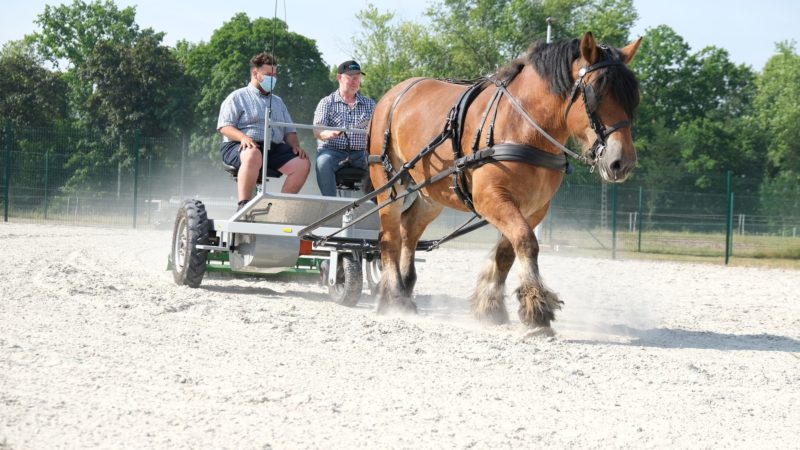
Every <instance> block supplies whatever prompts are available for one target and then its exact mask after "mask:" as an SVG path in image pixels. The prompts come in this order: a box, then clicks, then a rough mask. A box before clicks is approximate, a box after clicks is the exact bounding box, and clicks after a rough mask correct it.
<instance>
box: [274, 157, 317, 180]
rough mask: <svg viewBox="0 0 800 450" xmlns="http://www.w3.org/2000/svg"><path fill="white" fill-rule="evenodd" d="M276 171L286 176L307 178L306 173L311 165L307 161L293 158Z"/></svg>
mask: <svg viewBox="0 0 800 450" xmlns="http://www.w3.org/2000/svg"><path fill="white" fill-rule="evenodd" d="M278 170H279V171H280V172H282V173H284V174H286V175H293V174H298V175H304V176H308V172H309V171H310V170H311V163H310V162H309V161H308V159H302V158H294V159H292V160H290V161H289V162H287V163H286V164H284V165H283V166H281V168H280V169H278Z"/></svg>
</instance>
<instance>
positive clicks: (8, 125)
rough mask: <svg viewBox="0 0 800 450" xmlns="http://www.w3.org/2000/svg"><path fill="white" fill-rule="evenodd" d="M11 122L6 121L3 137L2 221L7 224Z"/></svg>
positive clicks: (9, 195) (9, 191)
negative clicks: (4, 172) (4, 140)
mask: <svg viewBox="0 0 800 450" xmlns="http://www.w3.org/2000/svg"><path fill="white" fill-rule="evenodd" d="M11 133H12V130H11V120H7V121H6V127H5V133H4V134H5V136H6V142H5V144H6V176H5V180H3V181H5V194H4V198H3V221H4V222H8V204H9V202H10V201H11V145H12V143H13V140H12V138H11Z"/></svg>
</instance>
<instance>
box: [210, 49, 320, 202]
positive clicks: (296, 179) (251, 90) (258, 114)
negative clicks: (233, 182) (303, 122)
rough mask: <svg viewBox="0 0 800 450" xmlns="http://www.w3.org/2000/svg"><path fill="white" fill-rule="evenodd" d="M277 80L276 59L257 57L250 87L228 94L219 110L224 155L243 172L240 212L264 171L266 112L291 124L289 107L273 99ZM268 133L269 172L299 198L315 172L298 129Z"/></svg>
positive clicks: (239, 189) (284, 189)
mask: <svg viewBox="0 0 800 450" xmlns="http://www.w3.org/2000/svg"><path fill="white" fill-rule="evenodd" d="M276 81H277V79H276V61H275V58H274V57H273V56H272V55H271V54H269V53H259V54H258V55H256V56H254V57H253V58H252V59H251V60H250V83H248V84H247V86H245V87H243V88H240V89H237V90H235V91H233V92H232V93H231V94H230V95H228V97H227V98H226V99H225V101H223V102H222V106H221V107H220V111H219V119H218V120H217V130H218V131H219V132H220V133H221V134H222V135H223V136H224V138H223V142H222V146H221V147H220V153H221V155H222V160H223V161H224V162H225V163H226V164H228V165H231V166H234V167H238V168H239V174H238V187H237V191H238V195H239V208H241V207H242V206H243V205H244V204H245V203H247V202H248V201H249V200H250V196H251V195H252V193H253V190H254V189H255V186H256V182H257V180H258V175H259V172H260V171H261V164H262V160H263V151H264V150H263V149H264V140H265V139H264V131H265V130H264V117H265V114H266V110H267V108H268V107H269V108H272V116H271V118H270V119H271V120H274V121H276V122H287V123H290V122H292V118H291V117H290V116H289V111H288V110H287V109H286V104H284V103H283V100H281V98H280V97H278V96H277V95H275V94H272V90H273V89H274V88H275V83H276ZM270 128H271V130H272V136H271V138H270V143H269V148H268V151H267V167H268V168H270V169H273V170H277V171H279V172H281V173H282V174H284V175H286V181H284V183H283V188H282V189H281V192H286V193H292V194H294V193H297V192H298V191H300V188H302V187H303V184H304V183H305V181H306V178H307V177H308V172H309V170H310V168H311V165H310V163H309V161H308V157H307V156H306V152H305V151H304V150H303V148H302V147H300V141H299V140H298V139H297V130H296V129H295V128H293V127H275V126H272V127H270Z"/></svg>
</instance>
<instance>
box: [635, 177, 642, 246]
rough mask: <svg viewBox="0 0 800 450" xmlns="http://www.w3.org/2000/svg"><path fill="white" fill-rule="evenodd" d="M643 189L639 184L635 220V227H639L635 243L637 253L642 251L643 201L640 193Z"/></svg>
mask: <svg viewBox="0 0 800 450" xmlns="http://www.w3.org/2000/svg"><path fill="white" fill-rule="evenodd" d="M643 190H644V189H643V188H642V187H641V186H639V215H638V216H637V217H636V221H637V222H638V223H637V224H636V228H638V229H639V238H638V241H637V243H636V251H637V252H639V253H641V252H642V213H643V212H644V211H643V206H644V202H643V201H642V199H643V197H644V196H643V195H642V192H643Z"/></svg>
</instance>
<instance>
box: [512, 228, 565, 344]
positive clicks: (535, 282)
mask: <svg viewBox="0 0 800 450" xmlns="http://www.w3.org/2000/svg"><path fill="white" fill-rule="evenodd" d="M528 233H529V238H528V239H526V240H525V241H526V242H525V244H523V245H522V248H521V249H520V250H522V252H517V256H518V257H519V277H520V284H519V289H518V290H517V298H518V299H519V311H518V314H519V320H520V321H522V323H524V324H526V325H528V326H530V327H543V328H545V331H544V333H545V334H552V330H551V329H550V322H552V321H553V320H555V319H556V315H555V312H556V310H558V309H561V305H562V304H564V302H562V301H561V300H559V299H558V295H556V294H555V293H554V292H552V291H550V290H549V289H547V288H546V287H545V286H544V283H543V282H542V278H541V276H540V275H539V262H538V257H539V242H538V241H537V240H536V235H535V234H534V233H533V231H532V230H531V229H530V227H529V228H528ZM523 255H524V256H523Z"/></svg>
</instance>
